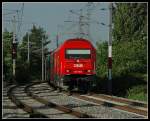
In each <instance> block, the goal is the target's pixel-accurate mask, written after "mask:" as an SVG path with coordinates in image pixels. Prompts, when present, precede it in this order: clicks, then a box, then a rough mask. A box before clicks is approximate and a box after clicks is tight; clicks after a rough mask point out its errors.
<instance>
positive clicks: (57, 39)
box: [56, 25, 59, 48]
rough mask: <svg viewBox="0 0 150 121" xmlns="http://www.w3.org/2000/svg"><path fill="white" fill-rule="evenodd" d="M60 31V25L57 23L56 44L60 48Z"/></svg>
mask: <svg viewBox="0 0 150 121" xmlns="http://www.w3.org/2000/svg"><path fill="white" fill-rule="evenodd" d="M58 33H59V25H57V35H56V46H57V48H58V41H59V38H58Z"/></svg>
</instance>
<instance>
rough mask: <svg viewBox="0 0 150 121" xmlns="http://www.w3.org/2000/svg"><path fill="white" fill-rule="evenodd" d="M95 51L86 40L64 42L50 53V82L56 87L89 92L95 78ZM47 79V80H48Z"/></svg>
mask: <svg viewBox="0 0 150 121" xmlns="http://www.w3.org/2000/svg"><path fill="white" fill-rule="evenodd" d="M95 65H96V50H95V48H94V47H93V45H92V44H91V43H90V41H88V40H86V39H79V38H76V39H69V40H66V41H65V42H64V43H63V44H62V45H61V46H59V48H57V49H56V50H54V51H53V52H51V53H50V65H49V67H50V69H49V72H48V73H49V77H50V80H49V81H50V82H51V83H53V84H54V85H56V86H58V87H62V88H63V87H64V86H68V87H69V89H70V90H72V89H73V88H75V87H78V89H81V90H85V91H87V90H89V87H90V86H91V85H92V82H93V80H94V76H95V73H96V72H95ZM49 77H48V78H49Z"/></svg>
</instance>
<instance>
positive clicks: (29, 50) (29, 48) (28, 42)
mask: <svg viewBox="0 0 150 121" xmlns="http://www.w3.org/2000/svg"><path fill="white" fill-rule="evenodd" d="M29 42H30V41H29V32H28V63H30V43H29Z"/></svg>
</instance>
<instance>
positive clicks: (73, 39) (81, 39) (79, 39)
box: [52, 38, 91, 52]
mask: <svg viewBox="0 0 150 121" xmlns="http://www.w3.org/2000/svg"><path fill="white" fill-rule="evenodd" d="M71 41H85V42H87V43H89V44H91V42H90V41H89V40H87V39H83V38H72V39H67V40H65V41H64V42H63V43H62V44H61V45H60V46H59V47H58V48H56V49H55V50H53V51H52V52H55V51H57V50H59V49H60V48H61V47H63V46H64V45H65V44H66V43H68V42H71Z"/></svg>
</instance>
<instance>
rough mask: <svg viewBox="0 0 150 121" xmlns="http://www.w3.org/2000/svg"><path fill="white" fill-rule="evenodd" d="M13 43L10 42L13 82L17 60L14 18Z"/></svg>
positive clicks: (14, 22)
mask: <svg viewBox="0 0 150 121" xmlns="http://www.w3.org/2000/svg"><path fill="white" fill-rule="evenodd" d="M13 27H14V31H13V42H12V59H13V81H14V82H16V81H15V78H16V58H17V39H16V19H15V16H14V21H13Z"/></svg>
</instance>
